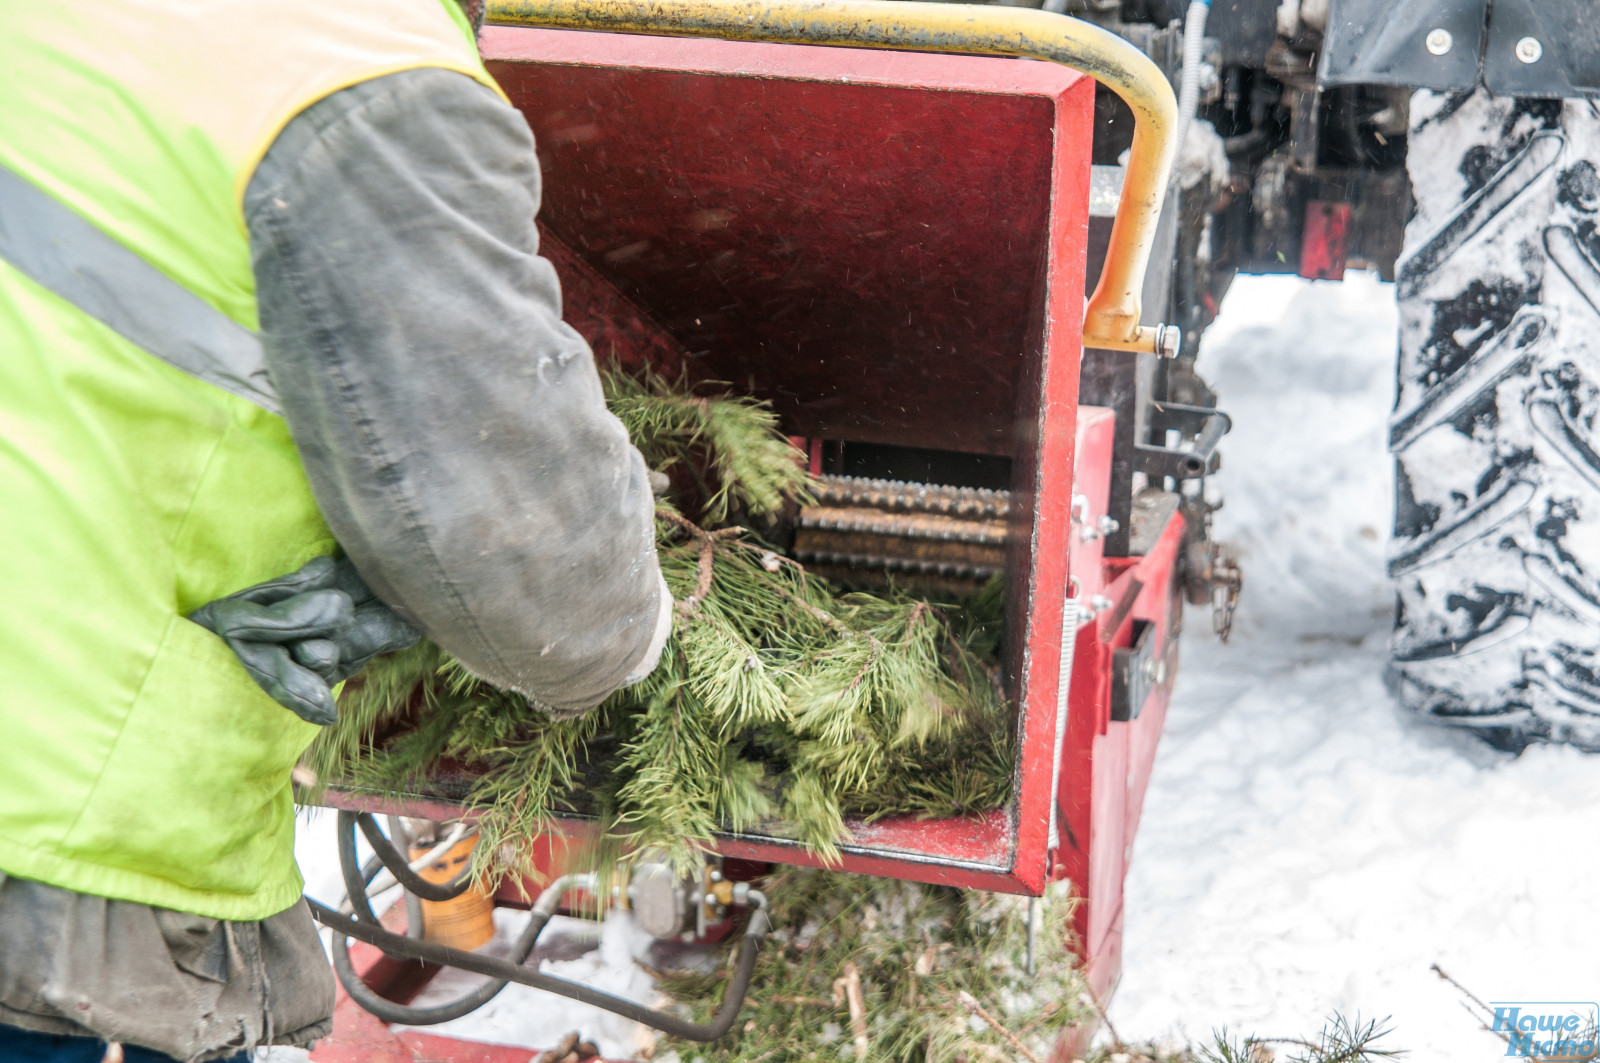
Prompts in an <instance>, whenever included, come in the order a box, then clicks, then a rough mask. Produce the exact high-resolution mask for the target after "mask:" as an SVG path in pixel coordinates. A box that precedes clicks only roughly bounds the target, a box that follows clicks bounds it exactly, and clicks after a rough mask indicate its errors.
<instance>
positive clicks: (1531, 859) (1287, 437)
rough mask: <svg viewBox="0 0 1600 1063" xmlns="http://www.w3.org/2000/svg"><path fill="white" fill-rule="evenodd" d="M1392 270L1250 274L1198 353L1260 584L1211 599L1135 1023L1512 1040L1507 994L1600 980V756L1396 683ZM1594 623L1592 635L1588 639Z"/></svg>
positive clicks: (1153, 802)
mask: <svg viewBox="0 0 1600 1063" xmlns="http://www.w3.org/2000/svg"><path fill="white" fill-rule="evenodd" d="M1394 350H1395V307H1394V292H1393V288H1392V286H1390V285H1385V284H1381V283H1379V282H1377V281H1376V280H1375V279H1373V278H1371V277H1369V276H1353V277H1352V278H1351V279H1349V280H1347V281H1346V282H1345V283H1344V284H1342V285H1335V284H1320V283H1319V284H1309V283H1307V282H1304V281H1300V280H1298V279H1296V278H1292V277H1241V278H1239V279H1238V281H1237V282H1236V283H1235V285H1234V287H1233V289H1232V291H1230V292H1229V295H1228V299H1227V302H1226V303H1225V304H1224V306H1223V309H1222V314H1221V316H1220V318H1219V319H1218V321H1217V323H1216V325H1215V326H1213V328H1212V330H1211V331H1210V332H1208V333H1207V335H1206V339H1205V343H1204V346H1203V348H1202V354H1201V358H1200V370H1201V372H1202V374H1203V375H1204V376H1206V378H1207V379H1208V380H1209V381H1210V382H1211V383H1212V384H1213V385H1214V386H1215V387H1216V389H1217V391H1218V392H1219V394H1220V396H1221V404H1222V406H1223V408H1225V409H1226V410H1228V412H1229V413H1231V414H1232V415H1233V421H1234V426H1235V427H1234V430H1233V433H1232V434H1231V435H1230V436H1229V437H1228V438H1227V439H1226V440H1225V441H1224V444H1223V446H1224V466H1223V471H1222V473H1221V475H1219V476H1217V477H1216V478H1215V481H1214V484H1215V488H1216V489H1217V490H1218V491H1220V493H1221V494H1222V495H1223V496H1224V497H1225V498H1226V499H1227V506H1226V508H1224V509H1223V510H1222V511H1221V512H1220V513H1219V514H1218V515H1217V531H1218V534H1219V535H1220V536H1221V537H1222V538H1224V539H1227V540H1230V541H1232V542H1233V543H1235V544H1236V545H1237V546H1238V547H1239V549H1240V554H1241V564H1242V566H1243V567H1244V571H1245V578H1246V584H1245V595H1244V598H1243V602H1242V605H1241V608H1240V612H1239V616H1238V621H1237V623H1236V625H1235V628H1234V637H1233V640H1232V641H1231V642H1230V643H1229V644H1228V645H1226V646H1223V645H1220V644H1218V643H1217V642H1216V640H1215V639H1214V638H1213V637H1212V635H1211V633H1210V631H1209V624H1207V623H1205V622H1204V618H1203V617H1200V616H1193V617H1192V618H1191V621H1190V623H1189V624H1188V626H1187V630H1186V631H1185V633H1184V636H1183V638H1184V643H1183V646H1182V652H1183V665H1182V669H1181V671H1180V674H1179V678H1178V685H1177V689H1176V691H1175V693H1174V697H1173V702H1172V708H1171V713H1170V715H1169V717H1168V720H1167V727H1166V733H1165V735H1164V737H1163V738H1162V741H1161V747H1160V750H1159V752H1158V754H1157V758H1156V766H1155V773H1154V777H1153V779H1152V780H1151V784H1150V790H1149V794H1148V796H1147V798H1146V800H1145V806H1144V820H1143V824H1142V826H1141V827H1140V832H1139V837H1138V840H1137V841H1136V842H1135V845H1134V854H1133V862H1132V867H1131V872H1130V876H1129V879H1128V885H1127V895H1126V899H1125V912H1126V919H1127V926H1126V932H1127V936H1126V940H1125V950H1126V951H1125V962H1124V968H1123V975H1122V983H1121V987H1120V989H1119V991H1118V993H1117V997H1116V999H1115V1001H1114V1003H1113V1005H1112V1007H1111V1019H1112V1021H1113V1022H1114V1023H1115V1024H1116V1025H1117V1028H1118V1032H1119V1033H1120V1034H1121V1035H1122V1036H1123V1037H1124V1038H1126V1039H1129V1040H1134V1039H1144V1038H1156V1037H1171V1036H1174V1035H1176V1036H1178V1037H1180V1038H1181V1037H1183V1036H1188V1037H1191V1038H1195V1039H1201V1038H1204V1037H1205V1036H1206V1035H1208V1034H1209V1032H1210V1030H1211V1029H1212V1028H1213V1027H1216V1026H1221V1025H1226V1026H1228V1027H1230V1028H1231V1029H1233V1030H1235V1031H1238V1032H1241V1033H1245V1032H1254V1033H1258V1034H1261V1035H1267V1036H1270V1035H1302V1036H1303V1035H1304V1034H1306V1033H1307V1032H1309V1031H1313V1030H1315V1029H1317V1028H1318V1027H1319V1026H1320V1025H1321V1020H1322V1017H1323V1016H1325V1015H1327V1014H1328V1013H1329V1012H1330V1011H1332V1010H1334V1009H1338V1010H1340V1011H1343V1012H1345V1013H1346V1014H1348V1015H1352V1016H1353V1015H1354V1013H1356V1012H1360V1013H1361V1014H1362V1015H1363V1016H1371V1017H1382V1016H1385V1015H1392V1016H1393V1025H1394V1027H1395V1033H1394V1035H1393V1037H1392V1038H1391V1040H1392V1042H1393V1044H1394V1045H1395V1046H1396V1047H1405V1048H1409V1049H1410V1050H1411V1052H1410V1054H1409V1055H1408V1056H1407V1057H1406V1058H1407V1059H1408V1060H1410V1061H1411V1063H1435V1061H1441V1063H1442V1061H1445V1060H1449V1061H1451V1063H1463V1061H1469V1060H1480V1059H1481V1060H1489V1059H1491V1058H1500V1057H1503V1056H1504V1053H1505V1045H1504V1043H1503V1042H1501V1041H1499V1040H1498V1039H1497V1038H1495V1037H1493V1036H1491V1035H1490V1034H1489V1033H1487V1032H1484V1031H1483V1030H1482V1029H1480V1028H1479V1027H1478V1026H1477V1024H1476V1022H1475V1021H1474V1020H1473V1019H1472V1018H1471V1017H1470V1016H1469V1015H1468V1014H1467V1013H1466V1012H1464V1011H1463V1010H1462V1007H1461V1005H1460V997H1459V994H1458V993H1457V992H1456V991H1455V990H1453V989H1452V988H1451V987H1450V986H1448V985H1447V984H1445V983H1444V982H1442V981H1441V980H1440V979H1439V977H1438V976H1437V975H1436V974H1434V973H1433V972H1432V971H1431V970H1430V966H1431V965H1432V964H1435V963H1437V964H1438V965H1439V966H1440V967H1442V968H1443V969H1444V970H1445V971H1447V972H1448V973H1449V974H1451V975H1452V976H1453V977H1455V978H1456V979H1458V980H1459V981H1461V982H1462V983H1464V984H1466V985H1467V986H1469V987H1470V988H1472V989H1473V990H1474V991H1475V992H1476V993H1477V994H1478V995H1479V996H1480V997H1482V998H1484V999H1492V1000H1595V999H1596V998H1600V920H1597V919H1596V918H1595V908H1596V903H1597V900H1600V846H1597V841H1600V758H1596V757H1592V756H1588V757H1586V756H1584V755H1582V754H1579V753H1576V752H1574V751H1573V750H1571V749H1565V748H1535V749H1531V750H1529V751H1528V752H1527V753H1525V754H1524V755H1522V756H1521V757H1519V758H1512V757H1509V756H1505V755H1502V754H1496V753H1493V752H1492V751H1490V750H1488V749H1487V748H1486V747H1483V746H1482V745H1481V744H1479V743H1477V742H1476V741H1475V740H1463V739H1459V738H1456V737H1455V736H1453V735H1450V734H1445V733H1441V732H1438V731H1435V730H1431V729H1424V728H1421V727H1419V726H1417V725H1415V724H1413V723H1411V722H1409V721H1407V720H1403V719H1401V718H1400V717H1399V716H1398V714H1397V712H1396V710H1395V708H1394V706H1393V703H1392V702H1391V700H1390V698H1389V697H1388V695H1387V693H1386V692H1385V690H1384V687H1383V683H1382V670H1383V665H1384V661H1385V642H1386V639H1387V636H1388V631H1389V628H1390V624H1391V592H1390V591H1389V588H1388V584H1387V582H1386V579H1385V576H1384V571H1383V554H1384V546H1385V539H1386V537H1387V527H1388V523H1389V520H1390V507H1391V504H1392V495H1391V491H1392V473H1391V464H1390V461H1389V458H1388V456H1387V454H1386V453H1385V448H1384V438H1385V422H1386V419H1387V416H1388V413H1389V410H1390V407H1391V405H1392V400H1393V394H1394ZM1596 637H1597V638H1600V632H1597V633H1596Z"/></svg>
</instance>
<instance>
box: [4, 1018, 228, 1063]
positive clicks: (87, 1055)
mask: <svg viewBox="0 0 1600 1063" xmlns="http://www.w3.org/2000/svg"><path fill="white" fill-rule="evenodd" d="M105 1055H106V1043H105V1042H104V1041H102V1040H100V1039H99V1038H98V1037H67V1036H65V1035H63V1034H54V1033H34V1032H33V1031H32V1030H19V1029H17V1027H15V1026H0V1063H100V1061H101V1060H102V1059H104V1058H105ZM122 1058H123V1061H124V1063H173V1061H172V1057H171V1056H164V1055H162V1054H161V1053H160V1052H152V1051H150V1050H149V1049H147V1048H136V1047H134V1046H133V1045H123V1046H122ZM249 1060H250V1053H248V1052H240V1053H239V1054H238V1055H234V1056H228V1057H227V1058H225V1059H222V1060H218V1061H217V1063H249Z"/></svg>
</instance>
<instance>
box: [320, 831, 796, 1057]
mask: <svg viewBox="0 0 1600 1063" xmlns="http://www.w3.org/2000/svg"><path fill="white" fill-rule="evenodd" d="M358 826H359V828H360V829H361V832H362V833H363V834H364V835H365V836H366V838H367V840H368V842H369V843H371V845H372V847H373V852H374V854H375V855H374V856H373V857H372V859H370V860H369V861H367V863H366V864H365V865H363V864H361V862H360V859H359V857H358V855H357V852H356V836H355V831H356V829H357V827H358ZM339 864H340V868H341V870H342V871H343V873H344V881H345V889H346V892H347V894H348V898H349V905H350V907H351V909H352V911H351V912H341V911H338V910H336V909H334V908H330V907H328V906H327V905H325V904H322V903H320V902H319V901H315V900H312V899H311V898H309V897H307V898H306V904H307V905H308V906H310V909H311V914H312V915H313V916H314V917H315V918H316V920H317V921H318V922H319V923H321V924H322V925H323V926H326V927H328V928H329V929H330V930H332V931H333V932H334V938H333V968H334V973H335V974H336V975H337V976H338V978H339V981H340V983H341V984H342V985H343V986H344V988H345V991H346V992H347V993H349V994H350V999H352V1000H354V1001H355V1002H356V1003H357V1004H359V1005H361V1007H362V1008H364V1009H366V1010H367V1011H369V1012H371V1013H372V1014H373V1015H376V1016H377V1017H378V1018H380V1019H382V1020H384V1021H385V1022H398V1023H405V1024H407V1025H411V1026H429V1025H434V1024H437V1023H441V1022H448V1021H449V1020H451V1019H455V1018H460V1017H461V1016H462V1015H465V1014H467V1013H468V1012H471V1011H473V1010H475V1009H477V1008H479V1007H482V1006H483V1005H484V1004H486V1003H488V1002H489V1001H490V1000H491V999H493V998H494V996H496V995H497V994H498V993H499V992H500V991H501V990H502V989H504V988H505V987H506V986H507V985H508V984H510V983H512V982H516V983H517V984H519V985H526V986H532V987H533V988H534V989H542V990H545V991H546V992H549V993H555V994H557V995H559V996H563V997H567V998H568V999H570V1000H576V1001H579V1002H580V1003H584V1004H590V1005H592V1006H594V1007H597V1008H602V1009H604V1010H606V1011H610V1012H613V1013H615V1014H617V1015H622V1016H624V1017H625V1018H629V1019H632V1020H633V1021H635V1022H641V1023H644V1024H645V1025H647V1026H653V1027H655V1028H656V1029H658V1030H661V1031H662V1032H664V1033H667V1034H670V1035H672V1036H673V1037H682V1038H684V1039H685V1040H690V1041H715V1040H716V1039H717V1038H719V1037H721V1036H722V1035H723V1034H725V1033H727V1032H728V1031H729V1030H730V1029H732V1027H733V1022H734V1019H736V1018H737V1017H738V1015H739V1010H740V1008H742V1007H743V1006H744V998H745V995H746V993H748V992H749V989H750V980H751V977H752V976H753V974H754V972H755V963H756V957H757V955H758V954H759V953H760V951H761V943H762V941H763V940H764V939H765V938H766V935H767V931H768V929H769V928H770V925H771V924H770V921H769V920H768V917H767V912H766V898H765V897H764V896H763V895H762V894H761V893H760V892H758V891H756V890H746V891H744V892H743V896H744V898H745V903H746V904H747V905H748V907H749V908H750V918H749V922H748V923H747V924H746V926H745V932H744V938H743V939H742V940H741V941H740V943H739V952H738V956H737V957H736V958H735V960H734V965H733V975H732V977H731V979H730V980H729V982H728V988H727V989H726V991H725V992H724V993H723V998H722V1004H721V1006H720V1007H719V1008H718V1009H717V1013H716V1016H715V1017H714V1018H713V1019H712V1021H711V1022H709V1023H696V1022H689V1021H687V1020H685V1019H682V1018H680V1017H678V1016H676V1015H671V1014H668V1013H666V1012H663V1011H658V1010H656V1009H654V1008H647V1007H644V1006H643V1005H640V1004H636V1003H634V1002H633V1001H631V1000H625V999H623V998H622V997H618V996H613V995H612V994H610V993H605V992H602V991H600V990H598V989H594V988H591V987H590V986H586V985H583V984H582V983H579V982H573V981H569V980H568V979H565V978H557V977H555V976H553V975H548V974H541V973H540V972H539V970H538V968H537V965H535V966H533V967H526V966H523V963H524V961H526V960H527V959H528V957H529V956H531V955H532V954H533V950H534V946H535V945H536V944H537V943H538V939H539V935H540V934H541V933H542V932H543V930H544V927H545V924H546V923H548V922H549V920H550V917H551V916H552V915H554V914H555V911H556V906H557V905H558V904H559V903H560V900H561V896H562V894H563V893H565V892H566V890H567V889H568V888H579V887H582V886H583V885H585V882H584V881H580V880H592V876H583V875H576V876H566V877H565V878H563V879H558V880H557V881H556V882H553V883H551V884H550V886H548V887H547V888H546V889H545V890H544V891H543V892H542V893H541V894H540V896H539V900H538V901H536V902H535V903H534V906H533V910H532V911H531V912H530V913H529V917H528V925H527V926H526V927H524V928H523V930H522V933H521V934H519V935H518V937H517V940H516V941H515V943H514V944H513V945H512V949H511V957H510V959H509V960H500V959H495V958H493V957H489V956H482V955H479V954H478V953H475V952H467V951H465V950H462V949H455V948H450V947H448V946H445V945H439V944H435V943H434V942H431V941H422V940H419V939H417V938H413V937H407V936H404V935H401V934H395V933H391V932H390V931H388V930H385V929H384V928H383V926H382V925H381V924H380V923H379V921H378V917H377V915H376V914H375V913H374V912H373V910H372V905H371V904H370V903H369V902H368V900H367V889H366V887H367V885H368V883H370V882H371V881H372V879H373V877H374V876H375V875H376V874H377V873H378V871H379V870H380V869H382V868H387V869H388V870H389V872H390V874H392V875H394V877H395V878H396V879H397V880H399V882H400V883H401V885H402V886H403V887H405V888H406V889H407V890H410V889H411V887H412V884H413V883H415V884H416V885H418V887H419V889H420V890H425V891H426V892H421V893H420V894H419V895H421V896H425V897H427V898H428V899H430V900H448V899H449V898H451V897H454V896H457V895H459V894H460V893H461V892H463V891H464V890H465V889H466V888H467V886H468V885H470V878H469V877H468V876H467V875H466V874H465V873H463V875H462V876H460V877H458V878H457V879H456V880H455V881H453V882H450V883H444V884H440V883H430V882H427V881H426V880H424V879H422V878H421V877H420V876H418V875H416V873H415V872H413V871H412V870H411V869H410V868H409V867H408V866H407V864H406V860H405V858H404V857H403V856H402V855H401V854H400V852H399V851H398V850H397V849H395V847H394V846H393V844H392V843H390V841H389V839H387V838H386V837H384V836H383V834H382V832H381V831H379V829H378V826H377V823H376V822H374V821H373V819H372V817H371V816H369V815H367V814H365V813H359V812H346V811H341V812H340V813H339ZM587 884H588V885H590V886H592V885H593V882H592V881H588V883H587ZM351 938H354V939H355V940H357V941H363V942H366V943H367V944H369V945H373V946H375V947H377V948H378V949H380V950H382V951H383V952H384V953H385V954H386V955H388V956H394V957H399V958H402V959H409V960H420V961H422V962H424V963H432V964H438V965H439V966H443V967H456V968H459V969H461V970H463V971H471V972H472V973H474V974H481V975H486V976H487V977H488V978H490V979H491V980H490V981H488V982H486V983H484V984H483V985H481V986H478V987H477V988H476V989H473V990H472V991H470V992H468V993H467V994H465V995H463V996H462V997H460V998H458V999H456V1000H453V1001H450V1002H449V1003H446V1004H440V1005H434V1006H432V1007H426V1008H413V1007H408V1006H406V1005H403V1004H397V1003H395V1002H394V1001H392V1000H387V999H385V998H383V997H382V996H379V995H378V994H377V993H376V992H374V991H373V990H372V989H371V988H370V987H369V986H368V985H367V984H366V983H365V982H363V981H362V980H361V977H360V975H358V974H357V973H356V971H355V967H354V965H353V964H352V962H351V959H350V939H351Z"/></svg>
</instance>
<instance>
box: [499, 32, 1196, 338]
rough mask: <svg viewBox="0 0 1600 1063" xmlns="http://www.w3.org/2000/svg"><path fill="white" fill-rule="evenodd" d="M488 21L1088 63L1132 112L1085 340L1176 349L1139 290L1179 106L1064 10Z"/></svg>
mask: <svg viewBox="0 0 1600 1063" xmlns="http://www.w3.org/2000/svg"><path fill="white" fill-rule="evenodd" d="M488 18H489V21H490V22H495V23H502V24H505V25H520V26H550V27H556V28H559V29H576V30H602V31H610V32H615V33H643V34H655V35H664V36H674V37H720V38H723V39H727V40H741V41H780V42H785V43H791V44H831V45H843V46H846V47H855V48H892V49H903V50H907V51H917V52H960V53H963V54H966V55H1010V56H1025V57H1028V58H1032V59H1045V60H1048V61H1050V62H1055V63H1062V64H1064V65H1066V66H1070V67H1072V68H1074V69H1076V70H1081V71H1083V72H1084V73H1086V74H1088V75H1089V76H1090V77H1092V78H1094V79H1095V80H1096V81H1099V82H1100V83H1101V84H1103V85H1105V86H1106V87H1108V88H1110V89H1111V90H1112V91H1113V92H1115V93H1116V94H1117V95H1118V96H1121V97H1122V99H1123V100H1124V101H1125V102H1126V103H1127V104H1128V106H1129V107H1130V108H1132V109H1133V116H1134V132H1133V147H1132V150H1131V151H1130V152H1129V156H1128V172H1127V175H1126V177H1125V178H1124V180H1123V183H1122V199H1121V200H1120V201H1119V202H1118V204H1117V216H1116V219H1115V220H1114V221H1113V222H1112V225H1111V243H1110V245H1109V246H1108V247H1107V249H1106V260H1105V266H1104V268H1103V269H1102V271H1101V273H1100V283H1099V284H1098V285H1097V286H1096V287H1095V291H1094V295H1093V296H1092V297H1091V298H1090V299H1089V306H1088V309H1087V310H1086V311H1085V314H1084V323H1083V343H1084V346H1085V347H1102V348H1111V349H1114V350H1126V351H1151V352H1157V353H1162V354H1172V353H1175V351H1174V350H1173V349H1172V348H1173V347H1174V346H1175V345H1174V344H1173V340H1174V339H1175V338H1176V332H1177V330H1175V329H1169V328H1164V327H1162V326H1146V327H1141V326H1140V325H1139V310H1140V308H1139V292H1140V289H1141V287H1142V286H1143V283H1144V271H1145V266H1146V265H1147V264H1148V263H1149V260H1150V248H1151V245H1152V244H1153V243H1154V241H1155V233H1156V223H1157V221H1159V220H1160V217H1161V203H1162V200H1163V198H1164V197H1165V196H1166V189H1167V177H1168V175H1169V173H1170V172H1171V170H1172V158H1173V155H1174V153H1175V152H1176V150H1177V142H1176V137H1177V127H1178V103H1177V100H1176V99H1175V98H1174V97H1173V94H1172V87H1171V86H1170V85H1169V84H1168V83H1167V79H1166V77H1165V76H1164V75H1163V74H1162V73H1161V70H1160V68H1159V67H1157V66H1156V65H1155V63H1153V62H1151V61H1150V59H1149V58H1148V57H1147V56H1146V55H1145V54H1144V53H1143V52H1141V51H1139V50H1138V49H1137V48H1135V47H1134V46H1133V45H1131V44H1129V43H1128V42H1127V41H1125V40H1123V39H1122V38H1121V37H1118V36H1117V35H1116V34H1114V33H1110V32H1107V31H1106V30H1103V29H1101V28H1100V27H1098V26H1095V25H1092V24H1090V23H1088V22H1083V21H1080V20H1078V19H1075V18H1069V17H1067V16H1065V15H1056V14H1051V13H1049V12H1045V11H1036V10H1031V9H1028V8H1018V7H989V6H981V5H976V4H945V3H898V2H897V3H885V2H883V0H489V4H488Z"/></svg>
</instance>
